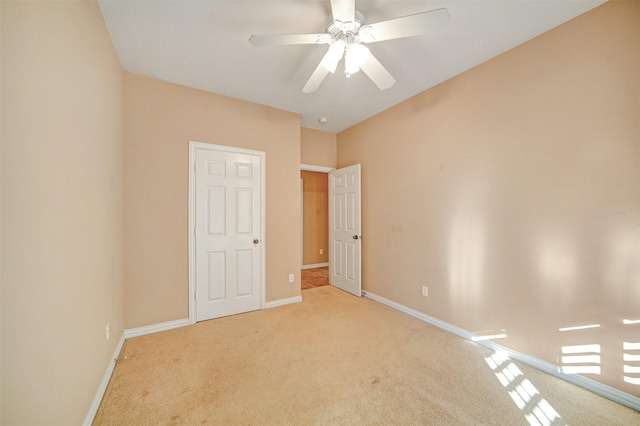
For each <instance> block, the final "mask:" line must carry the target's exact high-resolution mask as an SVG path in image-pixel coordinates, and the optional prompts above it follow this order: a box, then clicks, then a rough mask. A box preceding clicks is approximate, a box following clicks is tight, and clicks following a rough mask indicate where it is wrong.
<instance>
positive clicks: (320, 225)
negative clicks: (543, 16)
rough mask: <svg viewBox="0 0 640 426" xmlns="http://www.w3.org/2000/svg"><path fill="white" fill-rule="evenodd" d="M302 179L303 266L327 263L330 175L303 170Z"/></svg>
mask: <svg viewBox="0 0 640 426" xmlns="http://www.w3.org/2000/svg"><path fill="white" fill-rule="evenodd" d="M300 177H301V178H302V180H303V188H304V189H303V203H302V204H303V210H302V211H303V220H302V222H303V231H302V232H303V234H302V235H303V237H302V239H303V244H302V247H303V251H302V253H303V256H302V264H303V265H315V264H317V263H326V262H328V261H329V250H328V249H329V175H328V174H327V173H321V172H309V171H304V170H303V171H301V172H300ZM321 249H322V254H320V250H321Z"/></svg>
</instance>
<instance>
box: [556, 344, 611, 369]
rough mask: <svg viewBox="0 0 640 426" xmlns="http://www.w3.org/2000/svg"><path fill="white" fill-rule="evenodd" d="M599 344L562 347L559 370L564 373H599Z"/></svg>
mask: <svg viewBox="0 0 640 426" xmlns="http://www.w3.org/2000/svg"><path fill="white" fill-rule="evenodd" d="M600 350H601V349H600V345H597V344H590V345H572V346H563V347H562V356H561V358H560V360H561V364H562V366H561V367H560V371H561V372H562V373H564V374H600V372H601V368H600V364H601V363H602V359H601V357H600Z"/></svg>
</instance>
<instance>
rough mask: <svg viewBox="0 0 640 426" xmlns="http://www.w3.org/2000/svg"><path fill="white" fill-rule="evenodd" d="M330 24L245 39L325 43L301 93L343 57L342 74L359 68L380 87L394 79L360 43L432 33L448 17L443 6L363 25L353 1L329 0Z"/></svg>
mask: <svg viewBox="0 0 640 426" xmlns="http://www.w3.org/2000/svg"><path fill="white" fill-rule="evenodd" d="M331 11H332V14H333V20H332V23H331V24H330V25H329V26H328V27H327V31H326V33H323V34H258V35H252V36H251V37H250V38H249V42H250V43H251V44H253V45H254V46H276V45H288V44H328V45H329V49H328V50H327V53H326V54H325V55H324V57H323V58H322V60H321V61H320V64H319V65H318V67H317V68H316V69H315V71H314V72H313V74H311V77H310V78H309V80H308V81H307V84H305V86H304V88H303V89H302V91H303V92H304V93H313V92H315V91H316V90H317V89H318V87H319V86H320V84H321V83H322V82H323V81H324V79H325V77H326V76H327V74H329V73H330V72H331V73H334V72H335V70H336V68H337V66H338V63H339V62H340V60H341V59H342V57H343V56H344V62H345V64H344V68H345V75H346V76H347V77H350V76H351V75H352V74H355V73H356V72H358V71H359V70H362V71H363V72H364V73H365V74H366V75H367V76H368V77H369V78H370V79H371V81H373V83H374V84H375V85H376V86H378V88H379V89H380V90H384V89H388V88H390V87H391V86H393V85H394V84H395V82H396V80H395V79H394V78H393V76H392V75H391V74H390V73H389V71H387V69H386V68H385V67H384V66H383V65H382V64H381V63H380V61H378V59H376V57H375V56H373V54H372V53H371V51H370V50H369V49H368V48H367V47H366V46H364V44H363V43H365V44H368V43H375V42H378V41H385V40H393V39H397V38H404V37H413V36H417V35H424V34H429V33H432V32H434V31H436V30H439V29H441V28H443V27H444V26H445V25H446V24H447V23H448V22H449V20H450V19H451V16H450V15H449V12H448V11H447V9H445V8H441V9H435V10H429V11H426V12H421V13H416V14H415V15H409V16H404V17H401V18H395V19H389V20H387V21H381V22H377V23H375V24H367V25H364V16H363V15H362V13H360V12H359V11H357V10H356V8H355V0H331Z"/></svg>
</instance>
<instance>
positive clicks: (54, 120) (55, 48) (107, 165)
mask: <svg viewBox="0 0 640 426" xmlns="http://www.w3.org/2000/svg"><path fill="white" fill-rule="evenodd" d="M0 7H1V8H2V179H1V180H2V221H3V223H2V254H3V257H2V261H3V265H2V296H3V297H2V318H1V320H2V383H1V388H2V408H1V410H2V418H1V420H0V423H2V424H6V425H10V424H11V425H15V424H24V425H36V424H39V425H44V424H47V425H54V424H60V425H62V424H64V425H70V424H80V423H81V422H82V421H83V419H84V417H85V415H86V414H87V412H88V410H89V406H90V404H91V401H92V399H93V397H94V395H95V394H96V391H97V390H98V386H99V384H100V381H101V380H102V377H103V375H104V373H105V370H106V368H107V366H108V365H109V363H110V362H111V357H112V356H113V352H114V349H115V346H116V344H117V342H118V340H119V338H120V336H122V331H123V316H124V315H123V308H122V305H123V289H122V284H123V277H122V274H123V270H122V263H123V262H122V244H123V220H122V147H123V145H122V90H123V86H122V70H121V68H120V65H119V63H118V60H117V58H116V55H115V53H114V51H113V48H112V45H111V41H110V39H109V35H108V33H107V30H106V28H105V25H104V22H103V20H102V15H101V14H100V10H99V8H98V5H97V3H95V2H55V3H54V2H10V1H2V2H1V6H0ZM107 322H109V323H110V328H111V339H110V340H109V341H106V340H105V326H106V324H107Z"/></svg>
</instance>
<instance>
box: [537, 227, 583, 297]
mask: <svg viewBox="0 0 640 426" xmlns="http://www.w3.org/2000/svg"><path fill="white" fill-rule="evenodd" d="M537 258H538V272H539V274H540V277H541V279H542V283H543V284H544V285H545V286H546V287H547V288H548V289H549V290H550V291H553V292H554V293H555V294H557V295H560V296H562V297H565V298H569V297H571V296H572V295H573V291H574V290H573V288H574V285H575V277H576V273H577V268H576V264H577V262H576V253H575V249H574V248H573V247H572V246H571V245H569V243H568V242H566V241H563V240H562V239H561V238H559V237H543V238H541V239H540V240H539V241H538V256H537Z"/></svg>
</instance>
